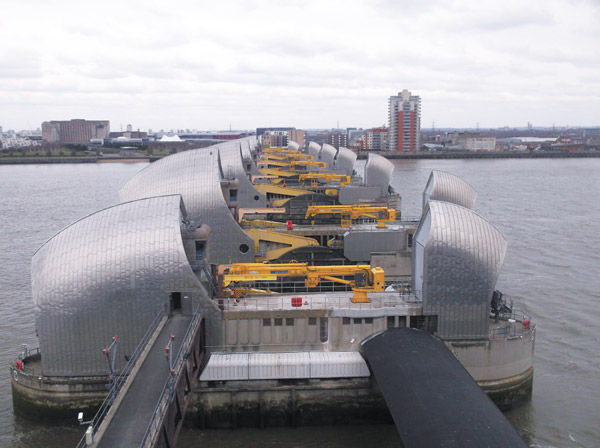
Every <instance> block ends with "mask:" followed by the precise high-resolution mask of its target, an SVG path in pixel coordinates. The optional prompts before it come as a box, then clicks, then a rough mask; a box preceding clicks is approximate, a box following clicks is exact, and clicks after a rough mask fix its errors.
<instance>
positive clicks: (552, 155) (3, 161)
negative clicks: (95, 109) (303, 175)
mask: <svg viewBox="0 0 600 448" xmlns="http://www.w3.org/2000/svg"><path fill="white" fill-rule="evenodd" d="M376 153H377V154H379V155H381V156H383V157H385V158H387V159H434V160H436V159H439V160H441V159H570V158H588V157H600V151H571V152H562V151H533V152H517V151H510V152H490V151H481V152H474V151H427V152H407V153H394V152H388V151H376ZM357 155H358V158H359V159H366V158H367V157H368V155H369V152H368V151H359V152H358V153H357ZM160 158H162V156H148V157H4V158H0V165H21V164H47V163H107V162H112V163H136V162H155V161H156V160H158V159H160Z"/></svg>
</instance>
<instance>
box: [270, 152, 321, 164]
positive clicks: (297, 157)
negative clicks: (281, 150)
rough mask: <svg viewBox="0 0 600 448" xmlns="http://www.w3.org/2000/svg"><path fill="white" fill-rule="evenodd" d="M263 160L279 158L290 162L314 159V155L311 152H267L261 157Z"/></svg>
mask: <svg viewBox="0 0 600 448" xmlns="http://www.w3.org/2000/svg"><path fill="white" fill-rule="evenodd" d="M261 160H266V161H271V160H279V161H287V162H288V163H289V162H290V161H291V160H313V156H311V155H310V154H304V153H301V152H298V153H287V154H265V155H264V156H262V157H261Z"/></svg>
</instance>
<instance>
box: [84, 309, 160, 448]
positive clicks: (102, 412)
mask: <svg viewBox="0 0 600 448" xmlns="http://www.w3.org/2000/svg"><path fill="white" fill-rule="evenodd" d="M165 312H166V307H162V308H161V310H160V311H159V312H158V313H157V314H156V316H155V317H154V319H153V320H152V322H151V323H150V325H149V326H148V329H147V330H146V333H144V335H143V336H142V339H140V342H139V343H138V345H137V347H136V348H135V350H134V351H133V353H132V354H131V357H130V358H129V361H127V364H125V366H124V367H123V369H122V370H121V372H120V373H119V375H118V376H117V377H116V379H115V381H114V383H113V386H112V388H111V390H110V391H108V395H107V396H106V398H105V399H104V401H103V402H102V404H101V405H100V408H99V409H98V411H97V412H96V415H95V416H94V418H93V419H92V420H91V421H90V424H89V426H91V427H92V431H93V432H94V433H95V432H96V428H98V426H99V425H100V423H102V420H104V417H106V414H107V413H108V410H109V409H110V407H111V405H112V404H113V402H114V399H115V398H116V396H117V394H118V393H119V391H120V390H121V388H122V386H123V384H124V383H125V381H127V378H128V377H129V374H130V373H131V371H132V370H133V368H134V367H135V364H136V363H137V361H138V360H139V358H140V355H141V354H142V352H143V351H144V349H145V348H146V345H147V344H148V341H149V340H150V338H151V336H152V334H153V333H154V331H155V330H156V327H157V326H158V324H159V323H160V321H161V319H162V317H163V316H164V315H165ZM85 439H86V437H85V434H84V435H83V436H82V438H81V440H79V443H78V444H77V447H76V448H83V447H85V446H87V444H86V440H85Z"/></svg>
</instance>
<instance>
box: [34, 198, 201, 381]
mask: <svg viewBox="0 0 600 448" xmlns="http://www.w3.org/2000/svg"><path fill="white" fill-rule="evenodd" d="M184 216H185V210H184V209H183V204H182V202H181V197H180V196H178V195H173V196H162V197H155V198H150V199H143V200H140V201H133V202H127V203H124V204H120V205H116V206H114V207H110V208H107V209H105V210H101V211H99V212H96V213H94V214H92V215H89V216H87V217H86V218H83V219H81V220H79V221H77V222H75V223H73V224H71V225H70V226H69V227H66V228H65V229H63V230H62V231H60V232H59V233H57V234H56V235H55V236H54V237H52V238H50V240H48V241H47V242H46V243H45V244H44V245H43V246H42V247H40V249H38V251H37V252H36V253H35V254H34V255H33V258H32V263H31V274H32V281H31V285H32V292H33V301H34V304H35V307H36V325H37V329H38V335H39V341H40V349H41V351H42V353H43V354H44V355H43V358H42V366H43V372H44V375H49V376H85V375H105V374H106V373H107V369H108V367H107V363H106V359H105V358H104V356H103V355H102V351H101V350H102V348H103V347H105V346H106V345H109V344H110V342H111V338H112V337H113V336H114V335H115V334H116V335H118V339H119V345H118V352H117V355H118V358H117V368H120V367H121V366H122V365H123V364H124V360H123V354H124V353H125V354H127V353H129V354H130V353H132V352H133V350H134V349H135V347H136V346H137V344H138V342H139V341H140V339H141V337H142V336H143V335H144V333H145V332H146V330H147V329H148V326H149V325H150V323H151V322H152V320H153V319H154V317H155V316H156V315H157V313H158V312H160V310H161V309H164V306H165V304H167V303H168V301H169V293H170V292H183V291H192V290H196V291H197V290H200V289H201V286H200V284H199V282H198V280H197V279H196V276H195V275H194V273H193V272H192V269H191V267H190V264H189V262H188V259H187V257H186V254H185V250H184V245H183V241H182V233H181V222H182V219H183V217H184Z"/></svg>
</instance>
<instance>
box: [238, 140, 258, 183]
mask: <svg viewBox="0 0 600 448" xmlns="http://www.w3.org/2000/svg"><path fill="white" fill-rule="evenodd" d="M256 145H257V139H256V136H250V137H246V138H243V139H241V140H240V146H241V148H242V164H243V165H244V168H245V169H246V173H247V174H251V175H255V176H259V175H260V171H258V167H257V166H256V164H255V163H254V153H255V152H256Z"/></svg>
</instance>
